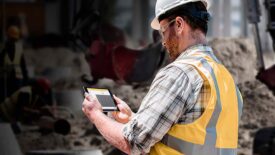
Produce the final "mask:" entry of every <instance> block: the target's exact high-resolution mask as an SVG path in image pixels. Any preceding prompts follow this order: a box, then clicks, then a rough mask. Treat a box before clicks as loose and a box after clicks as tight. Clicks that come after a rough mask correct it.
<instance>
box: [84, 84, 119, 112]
mask: <svg viewBox="0 0 275 155" xmlns="http://www.w3.org/2000/svg"><path fill="white" fill-rule="evenodd" d="M87 91H88V93H89V94H93V95H95V96H96V98H97V100H98V101H99V102H100V104H101V105H102V109H103V110H104V111H109V110H110V111H112V110H117V107H116V104H115V102H114V99H113V97H112V94H111V93H110V91H109V90H108V89H101V88H87Z"/></svg>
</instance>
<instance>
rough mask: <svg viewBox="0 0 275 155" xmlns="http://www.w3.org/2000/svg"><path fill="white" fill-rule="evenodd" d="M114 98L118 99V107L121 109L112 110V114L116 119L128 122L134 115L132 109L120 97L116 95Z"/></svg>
mask: <svg viewBox="0 0 275 155" xmlns="http://www.w3.org/2000/svg"><path fill="white" fill-rule="evenodd" d="M113 96H114V99H115V100H116V103H117V107H118V109H119V110H120V111H115V112H112V116H113V117H114V119H115V120H116V121H118V122H120V123H123V124H125V123H127V122H129V121H130V120H131V117H132V115H133V112H132V110H131V109H130V107H129V106H128V105H127V104H126V103H125V102H124V101H122V100H121V99H120V98H118V97H116V96H115V95H113Z"/></svg>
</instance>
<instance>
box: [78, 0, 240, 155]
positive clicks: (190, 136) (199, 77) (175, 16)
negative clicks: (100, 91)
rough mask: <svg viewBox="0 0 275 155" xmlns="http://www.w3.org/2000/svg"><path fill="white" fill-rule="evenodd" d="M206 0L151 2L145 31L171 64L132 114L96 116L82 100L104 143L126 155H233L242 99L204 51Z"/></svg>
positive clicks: (89, 99) (95, 105)
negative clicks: (153, 32)
mask: <svg viewBox="0 0 275 155" xmlns="http://www.w3.org/2000/svg"><path fill="white" fill-rule="evenodd" d="M208 7H209V3H208V1H207V0H157V2H156V8H155V9H156V10H155V13H156V17H155V19H154V20H153V21H152V23H151V26H152V28H154V29H157V30H159V31H160V33H161V35H162V43H163V46H164V47H165V48H166V49H167V51H168V53H169V56H170V59H171V60H172V62H171V63H170V64H169V65H167V66H166V67H164V68H163V69H161V70H160V71H159V72H158V74H157V75H156V77H155V79H154V81H153V82H152V84H151V87H150V89H149V92H148V94H147V95H146V96H145V98H144V99H143V101H142V103H141V106H140V108H139V110H138V111H137V113H135V114H134V113H133V112H132V111H131V109H130V108H129V107H128V106H127V104H126V103H125V102H123V101H122V100H120V99H119V98H117V97H115V99H116V101H117V103H118V108H119V109H120V112H114V113H113V116H114V119H111V118H109V117H107V116H106V115H104V113H102V108H101V104H100V103H99V102H98V100H97V99H96V97H95V96H92V95H88V94H86V98H85V99H84V101H83V108H82V110H83V112H84V113H85V114H86V116H87V117H88V118H89V120H90V121H91V122H92V123H94V125H95V126H96V127H97V129H98V130H99V132H100V133H101V134H102V135H103V136H104V137H105V138H106V140H107V141H108V142H109V143H111V144H112V145H114V146H115V147H117V148H118V149H120V150H122V151H123V152H125V153H127V154H131V155H135V154H152V155H180V154H184V155H236V154H237V146H238V126H239V120H240V117H241V111H242V97H241V94H240V91H239V89H238V88H237V86H236V84H235V83H234V81H233V78H232V76H231V75H230V73H229V72H228V71H227V69H226V68H225V67H224V66H223V65H222V64H221V62H220V61H219V60H218V59H217V58H216V57H215V55H214V54H213V51H212V49H211V47H209V46H208V45H207V42H206V33H207V24H208V20H209V16H210V15H209V13H208V12H207V8H208Z"/></svg>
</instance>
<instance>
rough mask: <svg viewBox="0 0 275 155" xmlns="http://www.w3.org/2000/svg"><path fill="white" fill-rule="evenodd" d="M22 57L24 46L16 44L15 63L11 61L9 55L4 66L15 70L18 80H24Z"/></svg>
mask: <svg viewBox="0 0 275 155" xmlns="http://www.w3.org/2000/svg"><path fill="white" fill-rule="evenodd" d="M21 57H22V46H21V44H20V43H15V54H14V59H13V61H12V60H11V59H10V57H9V55H8V54H6V55H5V59H4V64H5V67H8V68H10V67H11V68H13V69H14V71H15V77H16V78H18V79H22V78H23V74H22V70H21V67H20V61H21Z"/></svg>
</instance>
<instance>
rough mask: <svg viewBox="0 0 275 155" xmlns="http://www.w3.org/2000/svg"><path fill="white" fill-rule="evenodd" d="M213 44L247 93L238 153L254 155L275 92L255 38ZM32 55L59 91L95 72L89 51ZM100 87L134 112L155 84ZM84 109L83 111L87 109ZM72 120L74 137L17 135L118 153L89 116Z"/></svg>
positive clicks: (32, 142)
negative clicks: (260, 65) (260, 77)
mask: <svg viewBox="0 0 275 155" xmlns="http://www.w3.org/2000/svg"><path fill="white" fill-rule="evenodd" d="M210 44H211V45H212V47H213V49H214V52H215V54H216V56H217V57H218V59H220V60H221V62H222V63H223V64H224V65H225V66H226V67H227V68H228V69H229V71H230V72H231V73H232V74H233V76H234V79H235V81H236V83H237V85H238V86H239V88H240V91H241V93H242V95H243V99H244V110H243V116H242V119H241V122H240V130H239V149H238V154H239V155H250V154H252V143H253V137H254V135H255V132H256V131H258V130H259V129H260V128H263V127H270V126H273V125H274V124H275V112H274V111H275V96H274V95H273V94H272V92H271V91H270V90H269V89H268V88H267V87H266V86H265V85H264V84H262V83H261V82H259V81H257V80H256V79H255V76H256V74H257V70H256V50H255V46H254V43H253V41H251V40H249V39H232V38H221V39H213V40H212V41H210ZM56 50H57V51H56ZM51 55H55V56H54V57H52V56H51ZM64 55H66V57H64ZM26 58H27V63H28V65H33V66H35V69H34V71H35V74H36V75H41V76H42V75H46V76H47V77H49V78H52V79H51V82H53V87H54V88H55V89H59V90H62V89H64V88H71V89H78V90H79V91H80V90H81V87H82V84H83V83H82V82H81V79H80V76H81V74H83V73H85V74H88V75H90V70H89V68H88V65H87V62H86V61H85V58H84V55H83V53H81V54H80V53H75V52H72V51H68V49H52V48H45V49H41V50H36V49H32V50H28V51H27V52H26ZM34 58H35V59H34ZM53 58H54V59H53ZM41 62H42V63H41ZM48 62H51V63H48ZM42 64H43V65H42ZM49 68H51V69H50V70H49ZM58 68H59V70H58ZM60 68H61V69H60ZM55 69H57V70H55ZM56 72H59V73H60V72H62V74H60V76H63V77H64V76H65V79H66V80H65V81H64V80H60V79H62V78H63V77H56V75H55V74H56ZM52 75H54V76H52ZM94 87H100V88H109V89H110V90H111V91H112V92H113V94H115V95H116V96H118V97H119V98H121V99H123V100H124V101H126V102H127V103H128V104H129V105H130V107H131V108H132V109H133V110H134V111H137V109H138V107H139V105H140V103H141V101H142V99H143V97H144V96H145V95H146V93H147V91H148V90H149V85H137V86H133V85H127V84H121V83H119V82H115V81H113V80H110V79H100V80H99V81H98V82H97V83H96V84H95V85H94ZM82 99H83V98H82ZM81 103H82V101H81V99H80V101H79V103H75V104H77V105H80V104H81ZM78 110H79V111H80V113H81V109H78ZM66 119H67V120H69V122H70V124H71V126H72V129H71V133H70V134H68V135H57V134H56V133H49V134H47V135H43V134H41V133H40V132H38V131H22V132H21V133H19V134H17V138H18V140H19V144H20V146H21V149H22V151H23V152H27V151H30V150H43V149H46V150H62V149H63V150H68V149H69V150H78V149H87V148H99V149H101V150H102V152H103V153H104V154H112V151H114V150H115V149H114V148H113V147H112V146H111V145H110V144H109V143H108V142H106V141H105V140H104V138H103V137H102V136H100V134H99V133H98V131H97V129H96V128H95V127H94V126H93V125H92V124H91V123H89V121H88V120H87V118H86V117H84V116H83V114H80V115H68V116H67V118H66Z"/></svg>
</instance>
